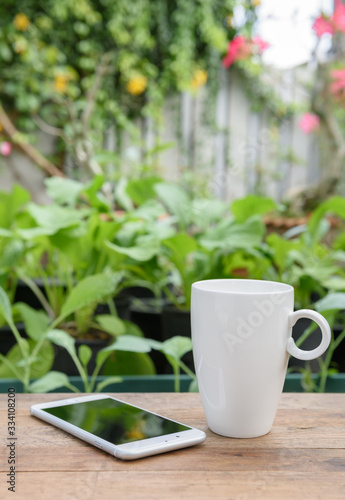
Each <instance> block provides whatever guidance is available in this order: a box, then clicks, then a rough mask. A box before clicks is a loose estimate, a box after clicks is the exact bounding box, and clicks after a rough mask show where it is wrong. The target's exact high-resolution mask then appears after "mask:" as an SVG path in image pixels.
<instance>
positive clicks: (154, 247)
mask: <svg viewBox="0 0 345 500" xmlns="http://www.w3.org/2000/svg"><path fill="white" fill-rule="evenodd" d="M106 245H107V247H108V248H110V250H112V251H114V252H116V253H118V254H122V255H127V256H128V257H130V258H131V259H134V260H137V261H139V262H145V261H147V260H150V259H152V257H154V256H155V255H157V254H158V253H159V250H160V244H159V241H158V240H157V239H155V238H145V239H142V240H141V244H140V246H132V247H121V246H119V245H116V244H115V243H111V242H110V241H106Z"/></svg>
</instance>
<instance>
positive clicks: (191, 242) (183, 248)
mask: <svg viewBox="0 0 345 500" xmlns="http://www.w3.org/2000/svg"><path fill="white" fill-rule="evenodd" d="M162 243H163V245H164V246H165V247H167V248H169V250H170V251H171V252H172V254H173V255H174V257H175V258H176V259H179V260H184V259H186V257H187V255H189V254H190V253H191V252H195V251H196V250H197V248H198V244H197V242H196V240H195V239H194V238H192V237H191V236H189V235H188V234H186V233H182V232H181V233H178V234H176V235H174V236H172V237H171V238H168V239H166V240H163V241H162Z"/></svg>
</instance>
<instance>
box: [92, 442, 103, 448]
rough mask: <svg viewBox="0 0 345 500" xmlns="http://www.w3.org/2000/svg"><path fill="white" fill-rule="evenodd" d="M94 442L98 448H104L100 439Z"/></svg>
mask: <svg viewBox="0 0 345 500" xmlns="http://www.w3.org/2000/svg"><path fill="white" fill-rule="evenodd" d="M93 444H94V445H95V446H97V448H101V449H102V448H103V446H102V445H101V443H99V442H98V441H94V442H93Z"/></svg>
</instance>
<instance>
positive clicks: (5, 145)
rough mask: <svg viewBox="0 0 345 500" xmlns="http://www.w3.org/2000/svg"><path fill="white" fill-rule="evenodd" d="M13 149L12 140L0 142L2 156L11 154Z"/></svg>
mask: <svg viewBox="0 0 345 500" xmlns="http://www.w3.org/2000/svg"><path fill="white" fill-rule="evenodd" d="M11 151H12V144H11V143H10V142H7V141H4V142H2V143H1V144H0V153H1V154H2V156H10V154H11Z"/></svg>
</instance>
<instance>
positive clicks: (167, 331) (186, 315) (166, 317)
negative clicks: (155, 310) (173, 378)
mask: <svg viewBox="0 0 345 500" xmlns="http://www.w3.org/2000/svg"><path fill="white" fill-rule="evenodd" d="M162 320H163V339H164V340H167V339H170V338H172V337H175V336H176V335H181V336H182V337H189V338H191V336H192V331H191V324H190V311H183V310H180V309H177V308H176V307H175V306H173V305H167V306H165V307H164V308H163V315H162ZM182 361H183V362H184V363H186V365H187V366H188V368H190V369H191V370H192V371H194V360H193V353H192V351H190V352H188V353H187V354H186V355H185V356H183V358H182Z"/></svg>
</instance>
